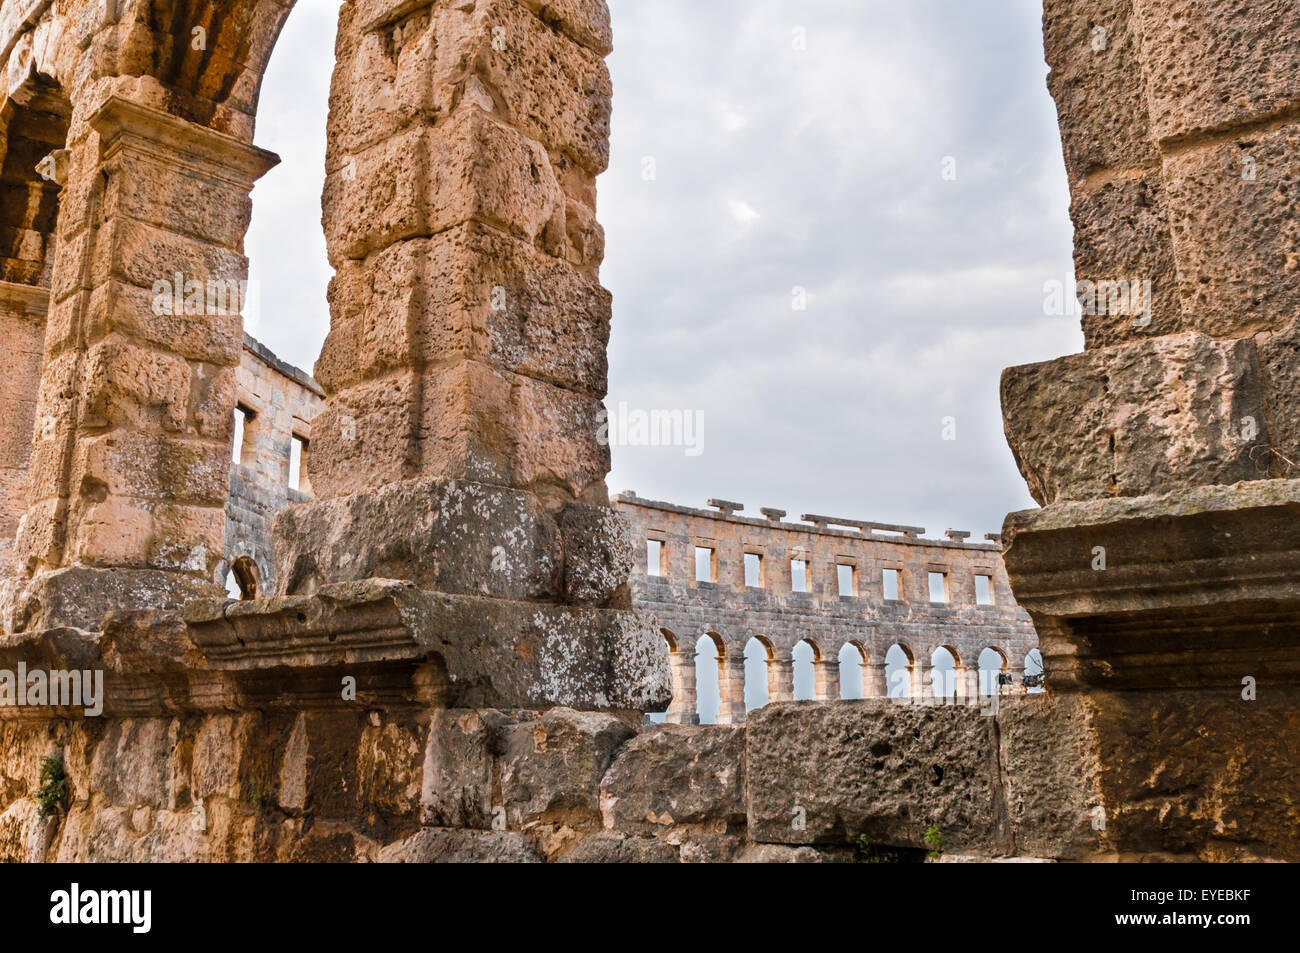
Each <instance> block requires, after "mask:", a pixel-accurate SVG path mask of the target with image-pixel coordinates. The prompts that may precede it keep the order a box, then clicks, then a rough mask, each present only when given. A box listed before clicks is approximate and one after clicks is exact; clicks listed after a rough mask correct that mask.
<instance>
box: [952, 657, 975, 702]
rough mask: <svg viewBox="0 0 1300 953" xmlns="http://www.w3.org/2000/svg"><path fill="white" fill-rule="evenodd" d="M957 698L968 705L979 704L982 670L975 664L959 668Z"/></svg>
mask: <svg viewBox="0 0 1300 953" xmlns="http://www.w3.org/2000/svg"><path fill="white" fill-rule="evenodd" d="M957 700H958V702H959V703H961V702H964V703H965V704H967V705H978V704H979V700H980V671H979V669H978V668H977V667H975V666H973V665H963V666H962V667H961V668H959V669H957Z"/></svg>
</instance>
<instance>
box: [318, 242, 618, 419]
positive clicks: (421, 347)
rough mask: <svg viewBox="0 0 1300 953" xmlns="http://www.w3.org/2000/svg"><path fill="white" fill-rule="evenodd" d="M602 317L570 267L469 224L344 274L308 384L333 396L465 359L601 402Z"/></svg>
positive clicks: (604, 304) (354, 265)
mask: <svg viewBox="0 0 1300 953" xmlns="http://www.w3.org/2000/svg"><path fill="white" fill-rule="evenodd" d="M610 310H611V299H610V295H609V293H608V292H607V291H605V290H604V289H603V288H601V287H600V286H599V285H598V284H597V283H596V282H595V281H594V280H592V279H591V278H588V277H586V276H585V275H583V274H581V273H579V272H577V271H576V270H575V268H574V267H573V266H572V265H571V264H567V263H565V262H562V261H558V260H556V259H554V258H552V257H550V256H548V255H544V254H541V253H539V252H538V251H536V250H535V249H534V248H533V247H532V246H530V245H528V244H526V243H524V242H522V241H519V240H517V239H514V238H510V237H508V236H505V235H503V234H501V233H500V232H499V231H497V230H496V229H494V228H490V227H487V226H483V225H480V224H477V223H472V224H466V225H462V226H458V227H455V228H452V229H450V230H448V231H446V232H443V233H442V234H440V235H438V236H436V237H434V238H432V239H419V240H412V241H406V242H399V243H397V244H395V245H392V246H390V247H388V248H386V249H384V250H383V251H381V252H379V253H378V254H376V255H374V256H372V257H371V258H369V259H367V260H366V261H364V262H352V261H348V262H345V263H343V265H342V266H341V267H340V268H339V271H338V273H337V275H336V276H335V278H334V280H333V281H332V282H331V285H330V313H331V316H332V317H331V330H330V335H329V338H328V340H327V342H326V344H325V347H324V349H323V350H322V353H321V358H320V360H319V361H318V362H317V364H316V378H317V380H318V381H319V382H320V383H321V384H322V385H323V386H324V387H326V388H327V389H329V390H331V391H338V390H341V389H343V388H345V387H348V386H351V385H353V384H356V383H358V382H360V381H362V380H364V379H368V378H372V377H375V376H378V375H380V374H382V373H385V372H390V371H395V370H398V369H403V368H407V367H410V366H412V365H413V364H415V363H435V362H446V361H450V360H455V359H457V358H466V357H467V358H472V359H474V360H478V361H482V362H483V363H487V364H491V365H493V366H496V367H501V368H504V369H508V370H514V371H518V372H520V373H523V374H527V375H529V376H533V377H537V378H540V379H542V380H546V381H549V382H551V383H555V384H559V385H560V386H563V387H568V388H571V389H574V390H579V391H583V392H586V393H589V394H591V395H592V396H593V397H597V398H599V397H603V396H604V394H605V388H606V373H607V361H606V356H605V349H606V346H607V345H608V343H609V321H610Z"/></svg>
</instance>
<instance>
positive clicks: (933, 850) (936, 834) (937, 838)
mask: <svg viewBox="0 0 1300 953" xmlns="http://www.w3.org/2000/svg"><path fill="white" fill-rule="evenodd" d="M925 845H926V846H927V847H929V848H930V854H929V856H930V857H931V859H933V860H938V859H939V858H940V857H942V856H943V833H942V832H941V831H940V830H939V828H937V827H928V828H926V831H925Z"/></svg>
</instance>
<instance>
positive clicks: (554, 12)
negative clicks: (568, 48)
mask: <svg viewBox="0 0 1300 953" xmlns="http://www.w3.org/2000/svg"><path fill="white" fill-rule="evenodd" d="M521 2H522V3H523V5H524V6H525V7H527V8H528V9H529V10H531V11H533V13H535V14H537V15H538V16H539V17H541V18H542V20H543V21H544V22H546V23H554V24H557V25H558V26H559V28H560V29H561V30H563V31H564V33H565V34H566V35H567V36H569V37H571V38H572V39H574V40H576V41H577V42H579V43H581V44H582V45H583V46H586V47H587V48H588V49H590V50H592V51H593V52H595V53H599V54H600V55H601V56H608V55H609V54H610V53H611V52H612V51H613V49H614V34H613V30H612V29H611V28H610V24H609V5H608V4H607V3H606V2H605V0H521Z"/></svg>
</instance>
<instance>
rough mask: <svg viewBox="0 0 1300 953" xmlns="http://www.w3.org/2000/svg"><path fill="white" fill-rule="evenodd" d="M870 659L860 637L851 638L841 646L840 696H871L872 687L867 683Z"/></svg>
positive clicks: (839, 659) (855, 697) (854, 697)
mask: <svg viewBox="0 0 1300 953" xmlns="http://www.w3.org/2000/svg"><path fill="white" fill-rule="evenodd" d="M869 661H870V658H869V656H868V652H867V646H866V644H865V643H863V642H862V641H860V640H858V639H849V640H848V641H847V642H845V643H844V644H843V645H842V646H840V651H839V655H838V657H837V663H838V665H839V669H840V672H839V674H840V698H844V699H859V698H868V697H870V693H871V689H870V687H869V686H868V684H867V665H868V663H869Z"/></svg>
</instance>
